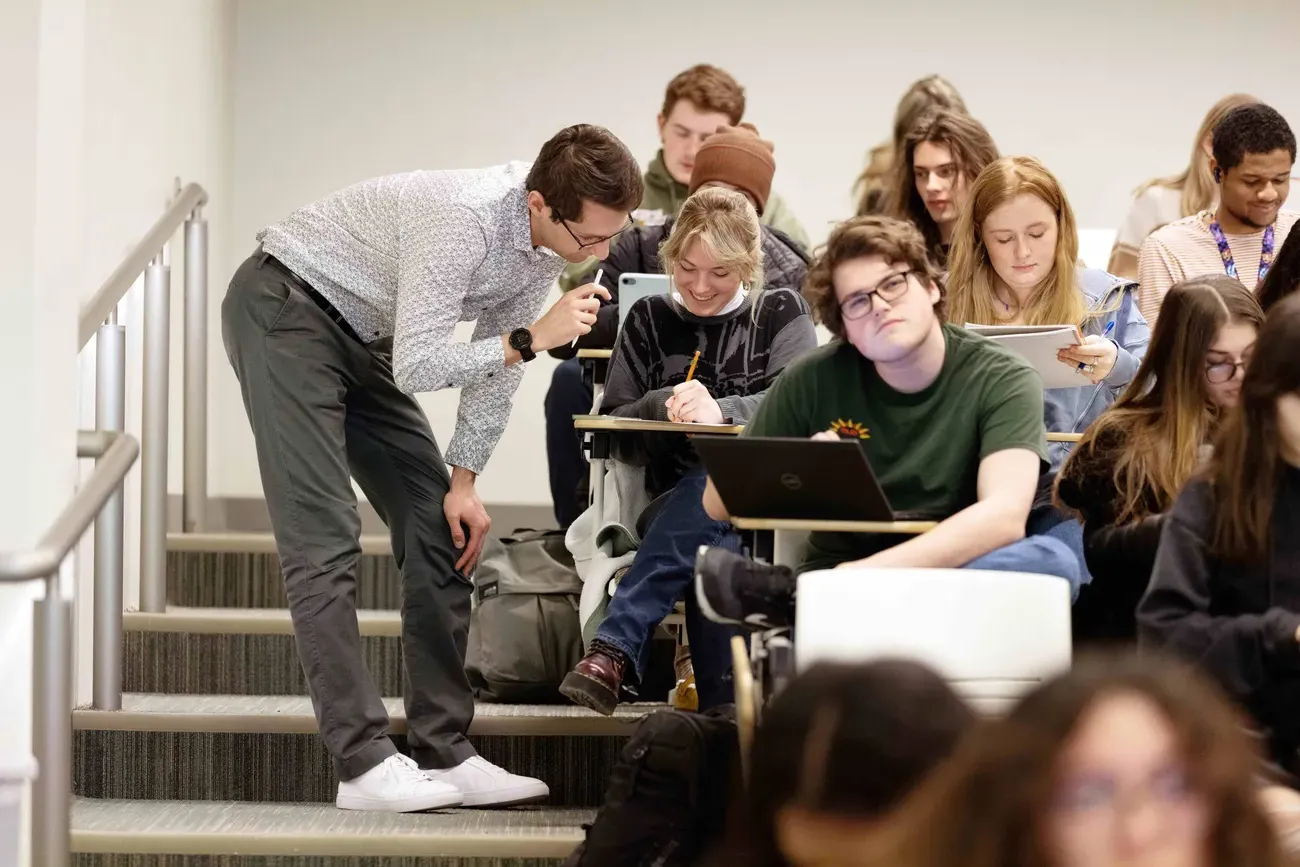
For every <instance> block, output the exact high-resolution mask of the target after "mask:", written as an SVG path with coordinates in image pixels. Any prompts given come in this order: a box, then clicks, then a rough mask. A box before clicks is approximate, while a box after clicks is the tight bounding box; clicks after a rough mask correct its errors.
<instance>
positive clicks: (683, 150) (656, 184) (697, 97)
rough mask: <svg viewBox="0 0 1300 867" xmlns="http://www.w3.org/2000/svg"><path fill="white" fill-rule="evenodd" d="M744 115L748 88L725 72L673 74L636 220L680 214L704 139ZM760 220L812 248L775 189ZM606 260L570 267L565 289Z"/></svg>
mask: <svg viewBox="0 0 1300 867" xmlns="http://www.w3.org/2000/svg"><path fill="white" fill-rule="evenodd" d="M744 115H745V89H744V88H743V87H741V86H740V82H738V81H736V79H734V78H732V77H731V75H730V74H729V73H728V72H727V71H726V70H723V69H719V68H718V67H716V66H710V65H709V64H707V63H701V64H698V65H696V66H692V67H691V68H690V69H688V70H686V71H685V72H681V73H678V74H677V75H676V76H674V77H673V80H672V81H670V82H668V88H667V90H666V91H664V103H663V107H662V108H660V110H659V116H658V118H657V119H656V122H657V124H658V126H659V142H660V144H661V145H662V146H661V147H660V148H659V153H657V154H655V156H654V159H652V160H651V161H650V165H649V166H648V167H647V168H646V170H645V177H644V178H643V179H642V182H643V183H644V184H645V192H644V194H643V195H642V197H641V203H640V205H638V206H637V208H636V210H635V211H633V212H632V218H633V219H634V220H635V221H636V222H637V223H638V224H640V225H646V226H655V225H658V224H660V223H662V222H664V220H666V219H668V218H670V217H675V216H677V212H678V211H680V210H681V209H682V203H683V202H685V201H686V198H687V196H689V195H690V184H691V173H692V172H693V171H694V170H695V157H696V155H697V154H698V153H699V152H700V148H701V147H703V146H704V141H705V139H707V138H708V137H709V136H711V135H713V134H714V133H716V132H717V131H718V128H719V127H722V126H733V127H734V126H738V125H739V124H740V121H741V119H742V118H743V117H744ZM759 222H761V223H762V224H763V225H764V226H771V227H772V228H774V229H779V230H780V231H782V232H784V233H785V234H786V235H789V236H790V237H791V238H793V239H794V240H795V241H796V242H798V243H799V245H800V246H802V247H805V248H806V247H807V246H808V233H807V232H805V231H804V229H803V226H801V225H800V224H799V220H798V219H796V218H795V215H794V212H792V211H791V210H790V206H789V205H787V204H786V203H785V201H784V200H783V199H782V198H781V197H780V196H778V195H776V194H775V193H772V194H771V195H770V196H769V197H768V200H767V202H766V207H764V208H763V213H762V214H760V215H759ZM602 258H603V257H601V256H592V257H591V258H589V259H587V260H586V261H585V262H583V263H582V264H581V265H578V266H573V267H569V268H566V269H565V270H564V276H562V277H561V278H560V288H561V289H563V290H565V291H568V290H569V289H572V288H573V287H574V286H577V285H579V284H581V283H585V282H586V281H587V280H588V279H590V277H591V275H592V274H593V273H595V270H596V265H597V262H599V261H600V259H602Z"/></svg>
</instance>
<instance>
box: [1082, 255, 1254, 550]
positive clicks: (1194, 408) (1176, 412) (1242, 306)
mask: <svg viewBox="0 0 1300 867" xmlns="http://www.w3.org/2000/svg"><path fill="white" fill-rule="evenodd" d="M1263 322H1264V312H1263V311H1262V310H1260V307H1259V302H1258V301H1256V300H1255V296H1254V295H1252V294H1251V292H1250V290H1249V289H1247V288H1246V287H1245V286H1242V285H1241V283H1239V282H1238V281H1236V280H1234V279H1232V278H1231V277H1228V276H1227V275H1224V274H1214V275H1208V276H1205V277H1196V278H1193V279H1191V280H1184V281H1183V282H1181V283H1176V284H1174V285H1173V286H1172V287H1171V288H1170V289H1169V294H1168V295H1166V296H1165V300H1164V303H1163V305H1162V306H1161V308H1160V318H1159V319H1157V320H1156V326H1155V329H1154V330H1153V331H1152V334H1151V345H1150V346H1149V347H1148V348H1147V353H1146V357H1145V358H1143V359H1142V364H1141V366H1140V367H1138V371H1137V374H1135V375H1134V377H1133V381H1132V382H1131V383H1130V384H1129V387H1128V389H1127V390H1126V391H1125V392H1124V393H1123V394H1122V395H1120V397H1119V398H1118V399H1117V400H1116V401H1115V403H1114V404H1113V405H1112V406H1111V407H1110V409H1108V410H1106V411H1105V412H1104V413H1102V414H1101V416H1100V417H1099V418H1098V419H1097V420H1096V421H1095V422H1093V423H1092V425H1091V426H1090V427H1089V428H1088V430H1087V431H1086V432H1085V433H1084V435H1083V439H1082V440H1081V441H1080V442H1079V444H1078V445H1077V446H1075V448H1074V450H1073V452H1071V454H1070V457H1069V459H1068V460H1067V461H1066V462H1065V466H1063V467H1061V472H1060V474H1059V475H1058V477H1057V484H1058V486H1059V485H1060V483H1061V480H1062V479H1069V478H1071V477H1072V476H1074V475H1076V474H1078V473H1080V472H1082V471H1083V469H1084V468H1085V467H1086V466H1087V465H1088V464H1089V463H1090V462H1092V461H1094V460H1096V459H1098V457H1099V456H1098V454H1097V451H1096V447H1097V444H1098V442H1100V441H1104V440H1109V439H1116V440H1118V441H1119V442H1121V443H1122V444H1123V447H1122V448H1120V449H1118V450H1115V454H1116V455H1117V459H1116V460H1115V465H1114V476H1113V479H1114V483H1115V491H1116V494H1117V498H1118V500H1119V503H1120V505H1119V508H1118V509H1117V510H1116V517H1115V523H1117V524H1124V523H1128V522H1130V521H1140V520H1141V519H1142V518H1145V517H1146V516H1147V515H1148V514H1151V513H1152V511H1153V508H1152V507H1153V506H1154V511H1155V512H1163V511H1166V510H1167V509H1169V507H1171V506H1172V505H1173V502H1174V498H1175V497H1176V496H1177V495H1178V491H1179V490H1180V489H1181V488H1182V486H1183V484H1184V483H1186V481H1187V480H1188V479H1189V478H1191V477H1192V475H1193V474H1194V473H1195V472H1196V468H1197V465H1198V463H1199V461H1200V449H1201V446H1202V445H1204V444H1205V443H1206V442H1208V440H1209V438H1210V434H1211V431H1212V430H1213V428H1214V426H1215V424H1216V421H1217V419H1218V417H1219V413H1218V411H1217V409H1216V408H1215V406H1214V405H1213V403H1211V401H1210V399H1209V394H1208V392H1207V391H1206V387H1205V383H1206V380H1205V355H1206V353H1207V352H1208V351H1209V349H1210V346H1211V345H1213V343H1214V338H1215V336H1216V335H1217V334H1218V333H1219V329H1221V328H1223V327H1224V326H1225V325H1232V324H1237V323H1241V324H1250V325H1253V326H1255V327H1256V328H1259V327H1260V325H1262V324H1263ZM1107 451H1108V454H1109V453H1110V452H1111V451H1112V450H1110V449H1107Z"/></svg>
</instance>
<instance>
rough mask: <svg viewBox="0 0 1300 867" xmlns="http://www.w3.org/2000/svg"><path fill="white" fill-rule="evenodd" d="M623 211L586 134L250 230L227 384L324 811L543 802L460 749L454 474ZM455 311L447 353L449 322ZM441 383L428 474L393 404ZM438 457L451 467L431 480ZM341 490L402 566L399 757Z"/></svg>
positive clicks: (613, 154) (462, 494)
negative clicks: (361, 503)
mask: <svg viewBox="0 0 1300 867" xmlns="http://www.w3.org/2000/svg"><path fill="white" fill-rule="evenodd" d="M640 199H641V177H640V169H639V168H638V166H637V164H636V161H635V160H634V159H633V158H632V155H631V154H630V153H629V152H628V150H627V148H626V147H624V145H623V143H622V142H620V141H619V140H618V139H616V138H615V137H614V136H613V135H611V134H610V133H609V132H608V131H607V130H604V129H601V128H600V127H593V126H587V125H585V124H583V125H578V126H572V127H569V128H567V129H564V130H561V131H560V132H559V133H558V134H557V135H556V136H554V137H553V138H552V139H551V140H550V141H548V142H547V143H546V144H545V145H544V146H543V147H542V149H541V152H540V154H539V155H538V157H537V160H536V162H534V163H533V164H532V165H531V166H530V165H528V164H526V163H517V162H516V163H509V164H507V165H503V166H495V167H493V168H487V169H477V170H462V171H432V172H430V171H417V172H408V173H406V174H400V175H391V176H388V177H382V178H376V179H374V180H370V181H365V182H363V183H360V184H357V185H355V186H352V187H348V188H347V189H344V190H341V191H339V192H337V193H334V194H332V195H329V196H326V197H325V198H323V199H321V200H320V201H318V202H315V203H313V204H311V205H307V206H306V207H303V208H300V209H298V210H297V211H295V212H294V213H293V214H290V215H289V216H288V217H286V218H285V219H283V220H281V221H280V222H278V223H275V224H274V225H272V226H270V227H269V228H266V229H264V230H262V231H261V232H260V233H259V234H258V236H257V240H259V241H260V242H261V246H260V247H259V248H258V249H257V251H256V252H255V253H254V254H253V255H252V256H250V257H249V258H248V259H247V260H246V261H245V262H244V263H243V265H241V266H240V267H239V269H238V270H237V271H236V272H235V276H234V278H233V279H232V280H231V282H230V289H229V291H228V292H227V294H226V298H225V300H224V301H223V302H222V305H221V320H222V336H223V338H224V340H225V346H226V353H227V355H228V356H229V358H230V362H231V365H232V366H233V367H234V369H235V375H236V376H237V377H238V379H239V384H240V388H241V389H242V391H243V397H244V407H245V409H246V410H247V412H248V418H249V422H250V423H251V425H252V429H253V437H254V439H255V440H256V442H257V463H258V467H259V469H260V470H261V474H262V487H263V490H264V491H265V493H266V504H267V507H268V509H269V510H270V513H271V526H272V529H273V531H274V533H275V543H276V550H277V551H278V553H279V555H280V563H281V567H282V568H283V570H284V581H285V593H286V596H287V597H288V602H289V613H290V616H291V618H292V620H293V629H294V636H295V638H296V639H297V649H298V656H299V659H300V661H301V663H302V668H303V673H304V674H305V676H306V681H307V689H308V692H309V693H310V694H311V699H312V706H313V708H314V709H315V712H316V721H317V724H318V726H319V728H320V734H321V739H322V740H323V741H324V742H325V746H326V748H327V749H328V750H329V752H330V755H331V756H332V757H333V759H334V765H335V769H336V771H337V773H338V776H339V780H340V782H339V787H338V796H337V798H336V800H335V803H336V804H337V806H339V807H340V808H344V809H353V810H384V811H392V812H412V811H418V810H431V809H437V808H439V807H449V806H454V805H457V804H464V806H467V807H473V806H493V805H505V804H517V803H524V802H528V801H534V800H538V799H541V798H545V797H546V796H547V795H548V789H547V786H546V784H545V783H543V782H541V781H540V780H534V779H530V778H527V777H520V776H516V775H514V774H510V773H508V772H506V771H505V770H503V769H501V768H498V767H496V766H495V765H493V764H491V763H489V762H487V761H485V760H484V759H482V758H481V757H479V755H478V754H477V753H476V752H475V750H474V747H473V745H472V744H470V742H469V740H467V739H466V733H467V732H468V730H469V724H470V721H471V720H472V719H473V716H474V697H473V695H472V693H471V691H470V686H469V681H468V680H467V679H466V676H465V667H464V666H465V644H466V638H467V635H468V631H469V611H470V595H471V591H472V585H471V583H470V579H469V577H468V575H469V574H470V570H471V569H472V568H473V565H474V561H475V560H476V559H477V558H478V555H479V553H480V552H481V551H482V549H483V541H484V538H485V537H486V534H487V530H488V526H489V524H490V521H489V519H488V515H487V512H486V511H485V510H484V508H483V504H482V503H481V502H480V501H479V497H478V493H477V492H476V490H475V486H474V481H475V478H476V477H477V476H478V474H479V473H481V472H482V471H483V467H484V466H485V465H486V464H487V461H488V458H489V457H490V456H491V455H492V451H493V449H494V448H495V447H496V444H497V441H498V440H499V439H500V437H501V434H502V431H503V430H504V429H505V426H506V421H507V420H508V419H509V417H510V409H511V401H512V399H513V397H514V393H515V390H516V389H517V388H518V386H519V381H520V379H522V377H523V363H524V362H527V361H529V360H531V359H532V358H534V357H535V355H536V353H538V352H541V351H544V350H548V349H550V348H552V347H555V346H560V345H565V344H568V343H570V342H571V341H572V340H573V339H574V338H575V337H577V336H579V335H581V334H585V333H587V331H588V330H590V328H591V326H592V325H593V324H594V323H595V321H596V310H597V308H598V307H599V303H600V301H599V298H598V296H601V295H607V294H608V293H607V292H606V291H605V290H604V289H603V288H601V287H598V286H584V287H580V288H579V289H577V290H575V291H573V292H570V293H568V294H567V295H566V296H565V297H564V298H562V299H561V300H560V301H559V302H558V303H557V304H556V305H555V306H553V307H552V308H551V309H550V310H549V311H547V312H546V313H545V314H544V315H542V307H543V305H544V303H545V299H546V296H547V294H548V293H549V292H550V291H551V286H552V285H553V284H554V282H555V278H556V277H558V276H559V274H560V270H561V269H562V268H563V267H564V264H565V262H579V261H582V260H583V259H584V258H585V257H586V256H587V255H589V254H590V253H591V252H593V251H594V252H595V253H596V254H597V255H600V256H606V255H608V254H609V242H610V240H611V239H612V238H613V237H614V236H615V235H617V234H618V233H619V232H620V231H622V230H623V229H625V228H627V226H628V225H629V224H630V218H629V213H628V212H629V211H630V210H631V208H632V207H634V206H635V204H636V203H637V202H638V201H640ZM468 320H475V322H476V327H475V329H474V335H473V338H472V339H471V340H469V341H458V340H456V339H455V337H454V334H453V331H454V329H455V327H456V324H457V323H458V322H462V321H468ZM444 388H458V389H460V390H461V394H460V409H459V412H458V414H457V418H456V429H455V433H454V434H453V435H452V438H451V444H450V446H449V448H448V449H447V459H446V463H445V464H444V462H443V458H442V455H441V454H440V453H439V451H438V445H437V443H436V442H435V441H434V438H433V432H432V430H431V429H430V427H429V422H428V419H426V418H425V416H424V412H423V411H422V410H421V408H420V405H419V404H418V403H417V402H416V400H415V398H414V397H413V396H412V395H413V394H415V393H418V392H422V391H437V390H440V389H444ZM447 464H450V465H451V472H450V473H448V470H447ZM349 476H351V477H354V478H355V479H356V480H357V482H358V484H360V486H361V489H362V490H363V491H364V492H365V494H366V497H367V498H368V499H369V500H370V503H371V504H372V505H373V506H374V507H375V510H376V511H377V512H378V513H379V516H380V517H381V518H383V520H384V522H385V523H386V524H387V525H388V528H389V531H390V533H391V536H392V544H393V556H394V558H396V560H397V565H398V567H399V568H400V569H401V572H402V655H403V668H404V677H403V686H404V689H403V692H404V693H405V695H404V698H405V701H406V718H407V743H408V744H409V745H410V748H411V758H407V757H406V756H403V755H399V754H398V753H397V748H396V747H395V746H394V744H393V742H392V741H391V740H390V739H389V737H388V714H387V713H386V712H385V710H384V703H383V699H382V698H381V697H380V694H379V690H378V689H376V687H375V683H374V681H373V680H372V679H371V677H370V672H369V671H367V670H366V664H365V660H364V659H363V658H362V653H361V637H360V634H359V630H358V626H357V611H356V582H357V560H358V558H359V556H360V553H361V547H360V543H359V537H358V534H359V533H360V529H361V521H360V518H359V517H358V514H357V504H356V498H355V496H354V495H353V492H352V483H351V481H350V479H349Z"/></svg>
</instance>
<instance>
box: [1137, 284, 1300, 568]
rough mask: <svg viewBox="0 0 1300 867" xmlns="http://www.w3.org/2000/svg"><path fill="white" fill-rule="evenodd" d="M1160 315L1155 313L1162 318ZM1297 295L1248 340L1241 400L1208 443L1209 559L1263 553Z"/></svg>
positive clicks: (1298, 356)
mask: <svg viewBox="0 0 1300 867" xmlns="http://www.w3.org/2000/svg"><path fill="white" fill-rule="evenodd" d="M1163 315H1164V314H1163V313H1161V316H1163ZM1297 346H1300V295H1292V296H1290V297H1289V298H1285V299H1283V300H1282V301H1280V302H1278V303H1277V304H1276V305H1275V306H1274V307H1273V308H1272V309H1271V310H1270V311H1269V313H1268V316H1267V317H1265V319H1264V327H1263V328H1261V329H1260V330H1259V337H1258V338H1256V340H1255V351H1254V353H1252V354H1251V357H1250V364H1249V365H1248V366H1247V367H1246V375H1245V377H1244V378H1243V379H1242V381H1241V397H1240V399H1239V403H1238V405H1237V408H1236V410H1235V411H1233V412H1232V413H1230V414H1229V416H1228V418H1227V420H1226V421H1225V423H1224V425H1223V427H1222V429H1221V430H1220V431H1219V435H1218V437H1217V438H1216V440H1215V444H1214V457H1213V459H1212V460H1211V462H1210V466H1209V470H1208V473H1207V474H1208V476H1209V478H1210V480H1211V482H1212V484H1213V486H1214V502H1215V508H1214V528H1213V532H1212V534H1211V548H1212V551H1213V553H1214V554H1215V556H1217V557H1220V558H1222V559H1224V560H1228V561H1233V562H1238V563H1254V562H1259V561H1260V560H1261V559H1267V558H1268V552H1269V550H1270V547H1271V544H1272V532H1271V525H1272V521H1273V499H1274V497H1275V496H1276V494H1277V483H1278V476H1279V475H1280V474H1281V472H1282V469H1283V463H1282V456H1281V451H1280V449H1279V445H1278V439H1279V437H1280V436H1281V432H1280V431H1279V430H1278V423H1277V399H1278V398H1279V397H1281V396H1282V395H1284V394H1291V393H1294V392H1296V391H1300V353H1297V352H1296V347H1297Z"/></svg>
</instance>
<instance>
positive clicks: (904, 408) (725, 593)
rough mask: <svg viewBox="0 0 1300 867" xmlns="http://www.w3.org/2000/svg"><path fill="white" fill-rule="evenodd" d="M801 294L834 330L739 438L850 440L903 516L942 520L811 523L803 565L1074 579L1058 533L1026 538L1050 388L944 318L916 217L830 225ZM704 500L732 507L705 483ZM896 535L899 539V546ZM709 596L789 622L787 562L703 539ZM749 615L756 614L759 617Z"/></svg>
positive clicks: (735, 616)
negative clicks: (863, 529)
mask: <svg viewBox="0 0 1300 867" xmlns="http://www.w3.org/2000/svg"><path fill="white" fill-rule="evenodd" d="M804 295H805V297H806V298H807V299H808V302H809V305H810V306H811V307H812V310H813V315H814V317H815V318H816V319H817V320H818V321H820V322H821V323H822V324H823V325H825V326H826V327H827V328H828V329H829V330H830V331H831V333H832V334H834V335H835V337H837V338H838V339H837V340H835V341H833V342H832V343H830V344H829V345H827V346H824V347H822V348H820V349H818V350H817V351H815V352H812V353H810V354H808V355H807V356H805V357H804V358H803V359H801V360H800V361H798V362H796V363H795V364H793V365H791V366H790V367H789V368H787V369H786V370H785V371H784V372H783V373H782V374H781V378H780V379H778V380H777V382H776V383H775V384H774V385H773V386H772V387H771V388H770V389H769V390H768V392H767V396H766V398H765V399H764V400H763V403H762V405H761V406H760V407H759V409H758V412H757V413H756V414H755V415H754V417H753V418H752V419H751V421H750V422H749V424H748V425H747V426H746V427H745V436H759V437H810V438H813V439H837V438H838V439H843V438H853V439H857V440H859V441H860V442H861V444H862V448H863V449H864V450H865V451H866V454H867V458H868V459H869V460H870V462H871V466H872V468H873V469H874V470H875V473H876V476H877V478H878V479H879V480H880V485H881V487H882V488H883V490H884V491H885V494H886V496H888V498H889V500H890V503H891V505H892V506H893V507H894V509H895V510H896V511H898V512H908V513H914V514H918V515H924V516H927V517H929V518H931V519H933V520H938V521H940V523H939V525H938V526H937V527H936V528H935V529H933V530H931V531H930V532H928V533H925V534H922V535H918V536H912V537H905V536H903V537H900V536H898V535H894V534H843V533H815V534H813V535H812V536H811V537H810V539H809V546H808V553H807V555H806V557H805V560H804V563H803V564H802V566H801V570H800V571H807V570H811V569H827V568H833V567H899V566H905V567H906V566H911V567H940V568H942V567H949V568H956V567H964V568H969V569H997V570H1006V571H1014V572H1036V573H1043V574H1049V575H1057V576H1060V577H1062V578H1065V579H1067V580H1069V581H1070V583H1071V591H1072V594H1073V592H1074V591H1075V590H1076V589H1077V586H1076V585H1077V583H1078V581H1079V579H1080V574H1079V561H1078V558H1077V557H1076V556H1075V555H1074V554H1073V553H1071V551H1070V549H1069V548H1068V547H1067V546H1066V545H1065V543H1063V542H1061V541H1060V540H1058V539H1054V538H1051V537H1048V536H1032V537H1028V538H1026V536H1025V522H1026V520H1027V519H1028V517H1029V510H1030V506H1031V505H1032V503H1033V499H1034V492H1035V489H1036V487H1037V483H1038V477H1039V474H1040V473H1041V472H1042V471H1043V470H1045V469H1046V467H1047V443H1046V435H1045V431H1044V428H1043V388H1042V384H1041V380H1040V379H1039V377H1038V374H1037V373H1035V371H1034V369H1033V368H1032V367H1031V366H1030V365H1029V364H1027V363H1026V362H1025V361H1023V360H1022V359H1021V358H1019V357H1018V356H1016V355H1015V354H1013V353H1012V352H1010V351H1009V350H1007V349H1005V348H1003V347H1002V346H1000V345H998V344H997V343H994V342H993V341H991V340H987V339H985V338H983V337H979V336H977V335H975V334H972V333H970V332H967V331H966V330H964V329H962V328H959V327H957V326H955V325H952V324H949V323H946V322H944V319H943V316H944V301H945V298H944V288H943V283H942V280H941V278H940V275H939V273H938V269H937V268H936V266H935V265H934V263H933V262H932V261H931V260H930V258H929V257H928V256H927V254H926V245H925V240H924V238H923V237H922V236H921V233H920V232H919V231H918V230H917V229H916V227H915V226H912V225H911V224H909V223H904V222H902V221H899V220H894V219H890V218H884V217H858V218H855V219H852V220H849V221H848V222H847V223H844V224H843V225H841V226H839V227H838V228H837V229H836V230H835V231H834V232H832V233H831V237H830V239H829V240H828V241H827V245H826V248H825V250H824V252H823V253H822V254H821V256H820V257H819V258H818V259H817V261H815V262H814V263H813V265H812V267H811V269H810V270H809V272H808V279H807V281H806V282H805V284H804ZM704 507H705V511H706V512H708V514H709V515H710V517H713V518H715V519H717V520H722V519H725V518H726V517H727V516H728V512H727V508H726V505H725V504H724V503H723V502H722V500H721V498H720V497H719V496H718V492H717V489H716V488H715V487H714V486H713V484H712V482H710V483H709V484H708V485H707V486H706V489H705V493H704ZM900 540H901V541H900ZM697 577H698V582H699V583H698V588H697V589H698V593H699V595H700V598H701V602H702V603H704V605H703V606H702V607H704V608H705V609H706V610H708V609H712V611H713V613H714V614H716V615H717V619H719V620H722V621H724V622H742V621H744V620H745V615H746V614H751V613H754V612H755V609H756V603H757V602H760V601H762V602H763V604H762V605H761V606H757V607H758V609H759V613H767V612H769V610H770V609H771V605H770V603H771V602H772V601H778V602H780V601H782V600H784V602H785V603H786V604H785V605H783V606H782V605H778V609H779V611H773V612H772V616H771V617H770V618H769V619H771V620H772V621H773V622H772V625H774V626H775V625H781V623H779V622H778V621H779V620H781V619H782V618H783V617H788V616H789V614H790V613H791V612H792V610H793V609H792V606H790V605H789V604H788V603H789V602H791V601H792V600H793V587H794V581H793V575H791V574H790V572H789V570H784V569H780V568H778V567H772V566H768V565H766V564H762V563H755V562H753V561H750V560H747V559H745V558H742V557H740V556H739V555H736V554H732V553H730V552H726V551H721V550H714V549H709V550H707V551H704V550H702V551H701V554H700V557H699V559H698V562H697ZM749 625H751V626H752V625H754V624H753V622H752V619H751V622H750V623H749Z"/></svg>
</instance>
